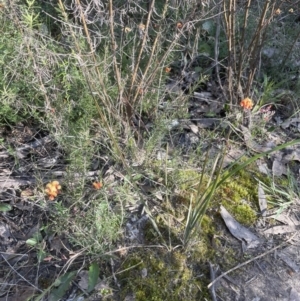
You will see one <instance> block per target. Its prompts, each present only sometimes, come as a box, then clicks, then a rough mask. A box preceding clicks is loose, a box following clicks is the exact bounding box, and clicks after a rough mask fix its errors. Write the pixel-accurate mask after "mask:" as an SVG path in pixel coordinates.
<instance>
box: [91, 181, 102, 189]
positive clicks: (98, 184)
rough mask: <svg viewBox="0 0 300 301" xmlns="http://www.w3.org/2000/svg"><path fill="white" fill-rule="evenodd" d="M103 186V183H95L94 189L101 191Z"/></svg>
mask: <svg viewBox="0 0 300 301" xmlns="http://www.w3.org/2000/svg"><path fill="white" fill-rule="evenodd" d="M102 186H103V184H102V183H101V182H94V183H93V187H94V188H95V189H97V190H99V189H101V188H102Z"/></svg>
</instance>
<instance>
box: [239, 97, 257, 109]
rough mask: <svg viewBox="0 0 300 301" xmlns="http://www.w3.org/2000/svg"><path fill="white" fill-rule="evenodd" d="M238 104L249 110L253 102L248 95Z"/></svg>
mask: <svg viewBox="0 0 300 301" xmlns="http://www.w3.org/2000/svg"><path fill="white" fill-rule="evenodd" d="M240 105H241V107H243V108H244V109H246V110H251V109H252V108H253V105H254V104H253V101H252V100H251V99H250V98H249V97H247V98H245V99H243V100H242V101H241V102H240Z"/></svg>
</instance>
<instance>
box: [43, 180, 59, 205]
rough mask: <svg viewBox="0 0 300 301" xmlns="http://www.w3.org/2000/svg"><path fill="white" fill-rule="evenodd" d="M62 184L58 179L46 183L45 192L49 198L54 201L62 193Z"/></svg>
mask: <svg viewBox="0 0 300 301" xmlns="http://www.w3.org/2000/svg"><path fill="white" fill-rule="evenodd" d="M60 190H61V186H60V184H59V182H58V181H52V182H50V183H48V184H47V185H46V189H45V193H46V194H47V195H48V197H49V200H50V201H53V200H54V199H55V198H56V197H57V195H58V194H59V193H60Z"/></svg>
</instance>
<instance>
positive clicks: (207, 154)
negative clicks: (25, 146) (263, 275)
mask: <svg viewBox="0 0 300 301" xmlns="http://www.w3.org/2000/svg"><path fill="white" fill-rule="evenodd" d="M292 9H294V10H296V8H295V7H292V5H290V4H287V3H285V1H281V0H269V1H263V2H262V3H260V2H259V1H257V2H253V3H251V1H250V0H249V1H246V3H245V4H242V3H239V2H237V1H236V0H228V1H227V0H221V1H219V2H218V1H202V2H200V3H199V1H194V0H189V1H184V2H183V3H182V2H180V1H176V0H175V1H154V0H151V1H150V0H149V1H146V2H145V1H139V0H137V1H134V2H128V1H127V2H125V1H121V0H119V1H113V0H109V1H107V2H105V1H96V0H93V1H83V0H56V1H42V2H40V1H36V0H32V1H29V0H27V1H16V0H13V1H9V2H8V1H3V2H1V3H0V22H1V24H2V25H3V26H2V29H0V63H1V68H0V104H1V106H0V126H1V128H3V129H4V130H3V132H5V131H9V129H14V128H15V127H17V126H19V125H24V124H25V125H26V124H27V123H28V124H29V123H30V124H32V125H34V127H36V128H39V132H40V133H41V134H40V135H41V136H46V135H47V136H48V135H49V136H50V137H51V139H53V141H54V144H53V146H52V149H51V150H49V153H51V152H53V153H55V151H58V152H59V153H61V154H62V156H61V158H60V160H61V161H59V163H58V164H57V165H58V166H51V167H50V168H49V167H46V168H44V169H42V168H41V169H39V168H38V164H36V165H34V167H32V169H31V172H32V173H33V176H34V178H35V179H36V185H35V187H34V188H32V189H33V190H34V193H33V196H31V198H30V199H29V201H30V202H31V204H34V206H36V208H39V210H40V211H39V212H40V218H39V219H40V220H41V224H40V228H39V229H38V231H37V232H36V233H35V234H33V235H32V236H31V237H30V238H28V239H27V245H28V246H30V247H31V248H33V249H34V248H35V250H36V252H37V254H38V256H37V258H38V260H37V262H36V266H37V268H38V269H39V268H40V267H41V266H42V264H43V262H44V259H45V258H46V259H47V258H49V256H53V257H55V258H59V257H60V256H61V257H62V255H61V249H63V247H65V246H64V240H63V239H62V241H63V242H62V247H61V249H60V248H58V247H57V248H56V249H55V248H54V249H53V248H52V249H51V248H49V247H48V246H47V245H49V241H51V240H53V237H64V239H67V241H68V243H69V244H70V245H68V246H66V249H68V250H69V251H70V250H72V252H70V254H72V255H74V254H76V255H74V257H72V256H70V257H69V258H68V260H67V263H66V264H65V265H64V266H63V268H61V270H60V271H59V273H57V274H56V275H55V277H54V278H55V279H56V280H55V279H53V281H52V282H51V284H50V285H48V286H47V287H46V288H45V289H44V290H42V289H40V290H39V291H38V292H36V293H35V298H34V299H32V300H46V298H47V296H48V298H49V300H53V301H54V300H61V298H63V296H64V295H65V294H66V293H67V291H68V288H69V287H71V284H72V281H74V279H76V277H79V271H80V270H81V269H84V268H86V267H89V268H90V274H89V280H88V282H89V285H88V288H86V289H82V295H83V296H85V298H88V296H89V294H90V293H91V292H92V291H93V289H94V288H95V287H96V283H97V282H99V281H98V277H100V278H101V279H102V280H103V281H104V280H105V281H106V282H107V283H108V284H109V286H113V287H114V289H115V288H116V289H115V291H116V293H113V291H114V290H113V289H111V288H110V287H109V289H107V290H106V288H105V290H106V293H107V294H106V295H105V294H104V290H103V287H102V289H98V292H100V291H101V292H102V293H103V294H102V295H101V293H99V294H100V295H101V298H102V299H103V300H119V299H118V298H121V299H120V300H125V298H126V296H127V295H128V294H131V293H133V294H135V298H136V300H163V299H164V300H166V299H171V298H172V299H174V294H175V293H176V296H177V297H176V298H177V299H174V300H208V298H209V297H208V295H209V292H208V290H207V289H206V285H207V284H208V279H207V278H205V277H204V276H201V277H202V278H201V277H200V276H199V275H198V274H197V273H196V272H195V269H194V270H193V266H195V265H201V267H203V266H205V264H206V263H207V261H208V259H209V260H212V261H213V260H214V257H213V256H214V255H216V253H217V252H216V250H212V249H211V246H210V242H211V237H214V236H215V232H216V231H217V229H216V227H215V223H216V220H217V219H218V218H219V217H218V207H219V205H220V204H221V203H222V204H223V205H225V204H227V205H228V207H231V209H232V214H233V215H235V217H236V219H237V220H238V221H240V222H241V223H244V224H245V225H252V224H253V223H254V222H255V220H256V218H257V213H256V210H257V208H256V207H255V205H254V203H255V202H256V201H257V200H256V199H253V198H252V199H251V204H250V205H248V204H246V205H245V204H244V203H241V200H240V198H245V197H247V196H249V195H251V196H253V187H251V185H252V179H251V177H250V176H249V175H248V174H247V175H243V176H241V175H242V173H243V172H244V170H245V168H247V167H248V166H250V165H251V164H253V163H254V162H255V161H256V160H258V159H261V158H263V157H268V156H269V155H271V154H272V153H273V152H276V151H279V150H282V149H284V148H286V147H289V146H293V145H297V144H299V140H296V139H294V140H291V141H288V142H286V143H282V144H280V145H279V146H276V147H273V148H272V149H271V150H267V151H263V150H260V151H256V150H255V149H254V146H253V145H249V144H247V142H246V146H247V148H245V149H244V155H243V156H241V157H240V159H235V160H233V162H232V163H231V164H230V165H229V166H227V167H226V169H225V168H224V163H225V159H226V158H227V156H228V153H229V149H230V147H229V146H230V145H231V144H234V143H237V144H240V145H241V144H244V140H245V139H244V137H242V136H243V135H242V130H241V129H240V126H241V125H244V126H247V127H248V129H249V132H250V135H251V133H252V135H253V136H259V137H261V138H262V139H263V138H264V135H265V136H266V132H270V131H272V128H271V127H269V126H268V122H269V120H270V118H271V117H272V114H273V113H270V112H269V111H270V110H271V109H270V110H269V111H268V112H269V113H270V114H269V115H266V114H267V113H268V112H267V113H266V112H265V115H263V117H261V116H262V113H261V112H262V111H261V109H262V108H266V107H267V106H268V105H272V106H274V107H275V108H277V109H279V108H280V107H281V106H284V104H285V102H289V104H290V105H291V106H292V108H293V111H292V113H291V115H292V114H294V115H297V113H298V108H299V104H298V101H299V100H298V98H297V96H296V93H297V92H298V91H299V90H298V89H299V78H298V74H297V72H296V69H297V68H296V67H295V63H296V62H298V61H297V60H298V58H299V53H298V52H299V50H298V48H297V47H296V45H297V41H298V38H299V33H300V27H299V24H298V23H297V22H295V19H296V13H295V12H294V11H293V10H292ZM291 24H292V25H293V27H294V28H295V29H296V30H291V29H290V26H291ZM274 35H276V36H277V37H278V43H277V42H275V41H274ZM283 45H284V46H285V47H283ZM274 53H275V54H274ZM277 57H281V58H282V59H281V61H280V62H279V63H278V62H277V63H276V60H277ZM277 61H278V60H277ZM278 70H280V72H278ZM193 76H194V79H193ZM170 86H171V88H170ZM208 89H210V90H209V93H211V94H215V95H217V99H218V100H220V103H222V110H220V111H215V112H214V111H209V110H208V111H207V112H206V115H204V117H205V118H207V119H209V118H210V117H215V118H217V119H220V120H221V119H222V120H223V122H222V123H220V126H219V127H216V128H214V129H213V130H212V129H208V128H201V127H199V128H197V130H194V131H195V132H196V134H195V136H196V137H197V139H198V140H197V143H196V146H195V145H192V143H187V142H182V141H183V140H184V139H183V137H186V136H184V134H185V133H186V132H187V130H189V131H190V129H193V127H192V126H191V124H189V123H188V121H190V119H191V117H190V116H191V115H192V112H191V111H192V109H191V107H192V104H193V101H194V100H193V97H194V96H195V95H196V94H195V93H200V94H201V93H202V92H203V91H204V92H207V91H208ZM291 90H292V91H294V92H293V93H290V91H291ZM245 98H249V99H250V101H251V102H252V104H253V108H252V106H251V108H250V107H249V108H242V107H241V106H240V102H241V101H242V100H243V99H245ZM194 102H195V101H194ZM221 115H222V116H221ZM200 117H201V118H202V117H203V116H202V115H201V116H200ZM288 117H291V116H288ZM201 118H198V119H201ZM259 118H260V119H259ZM268 118H269V119H268ZM191 121H192V125H194V126H195V125H196V124H197V121H198V120H197V118H194V119H192V120H191ZM193 123H194V124H193ZM1 133H2V132H1ZM39 137H40V136H39ZM0 138H1V139H2V137H0ZM34 139H38V138H34ZM34 139H33V140H34ZM186 140H187V139H186ZM220 141H221V142H220ZM1 144H3V145H4V147H5V148H7V149H9V147H11V148H13V147H14V146H15V145H11V144H10V142H9V140H8V139H6V137H4V138H3V142H2V140H1ZM214 145H217V147H216V148H215V150H217V151H213V149H214V148H213V146H214ZM252 146H253V147H252ZM12 151H13V150H12ZM15 158H16V163H15V165H16V166H17V165H20V166H21V165H22V164H21V163H20V162H21V159H23V158H21V159H20V158H19V157H18V154H16V155H15ZM32 161H33V162H34V156H32ZM34 164H35V163H34ZM251 166H252V165H251ZM18 172H19V173H20V171H19V169H18ZM45 172H46V177H45V176H43V175H44V174H45ZM49 175H50V176H49ZM58 175H59V177H60V178H59V182H60V185H61V188H60V189H59V191H58V192H57V194H55V195H53V194H52V195H50V196H51V199H49V194H48V195H47V193H45V191H44V190H45V186H46V184H47V183H49V182H50V181H53V180H57V178H58ZM237 176H240V178H241V179H242V180H240V181H239V180H237V178H236V177H237ZM288 179H289V183H292V180H291V179H292V177H288ZM95 183H99V185H98V186H97V185H95ZM245 183H246V184H245ZM274 183H276V180H275V181H274ZM100 184H101V185H100ZM253 185H254V182H253ZM264 185H265V189H266V190H268V192H269V193H270V194H273V195H275V194H276V193H278V191H279V190H278V188H277V186H276V185H275V184H274V185H273V184H272V185H271V184H270V183H269V182H268V183H265V184H264ZM22 189H23V188H22ZM231 190H235V194H232V192H231ZM290 190H291V191H293V190H296V188H295V187H294V186H293V187H290ZM280 191H281V192H282V193H279V195H282V197H283V198H285V197H287V193H288V195H292V194H293V192H291V191H288V192H285V191H283V190H280ZM219 198H222V201H221V202H219V203H218V200H219ZM249 198H250V197H249ZM229 199H230V200H229ZM228 200H229V201H228ZM227 201H228V202H227ZM276 201H278V202H279V203H280V202H281V203H280V204H279V206H285V205H287V203H286V201H285V199H284V201H282V199H280V198H279V200H276ZM249 202H250V200H249ZM2 205H3V208H4V209H5V208H6V209H9V210H6V209H5V210H1V208H2V207H0V210H1V211H11V210H12V207H7V206H4V205H5V204H2ZM144 214H146V215H147V218H148V220H147V222H146V224H145V225H143V227H141V228H142V230H141V231H143V232H144V233H143V234H142V236H143V237H142V238H141V237H138V238H136V237H134V235H133V234H132V233H129V232H130V231H131V230H129V229H130V226H128V221H131V220H135V221H136V220H139V218H140V217H141V216H143V215H144ZM50 238H51V239H50ZM49 239H50V240H49ZM50 244H51V242H50ZM53 250H56V254H55V256H54V255H53V252H54V251H53ZM123 250H126V251H124V253H123ZM73 252H74V253H73ZM229 256H230V255H228V258H225V262H229V261H230V258H229ZM73 258H74V260H73ZM77 258H78V260H75V259H77ZM114 261H115V262H116V263H115V264H112V262H114ZM110 264H111V269H110V267H109V265H110ZM101 268H102V269H101ZM145 271H147V272H148V275H149V276H148V278H147V276H145V277H142V278H141V277H140V273H141V272H143V273H146V272H145ZM206 274H207V273H206ZM206 274H205V276H207V275H206ZM170 278H172V281H171V282H170V281H169V279H170ZM128 279H130V281H129V280H128ZM157 279H159V281H160V283H161V284H160V286H157V285H156V283H157ZM96 291H97V289H96ZM102 299H101V300H102ZM87 300H88V299H87Z"/></svg>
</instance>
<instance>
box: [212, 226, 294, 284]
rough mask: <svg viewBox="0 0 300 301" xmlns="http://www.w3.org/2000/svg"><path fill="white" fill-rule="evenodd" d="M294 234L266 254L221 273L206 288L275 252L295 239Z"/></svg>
mask: <svg viewBox="0 0 300 301" xmlns="http://www.w3.org/2000/svg"><path fill="white" fill-rule="evenodd" d="M296 234H297V232H296V233H295V234H294V235H292V236H291V237H290V238H289V239H288V240H287V241H284V242H282V243H281V244H280V245H278V246H277V247H274V248H273V249H271V250H269V251H267V252H265V253H263V254H260V255H258V256H256V257H254V258H252V259H249V260H247V261H245V262H243V263H240V264H238V265H237V266H235V267H234V268H232V269H230V270H228V271H227V272H225V273H223V274H222V275H220V276H218V277H217V278H216V279H215V280H213V281H212V282H211V283H210V284H209V285H208V286H207V288H210V287H211V286H213V285H214V284H215V283H216V282H217V281H219V280H220V279H221V278H223V277H224V276H226V275H228V274H229V273H231V272H233V271H235V270H237V269H239V268H241V267H243V266H245V265H247V264H248V263H250V262H252V261H254V260H256V259H258V258H262V257H264V256H266V255H267V254H269V253H272V252H273V251H275V250H277V249H279V248H280V247H282V246H284V245H285V244H287V243H288V242H289V241H290V240H292V239H293V238H294V237H295V235H296Z"/></svg>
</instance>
